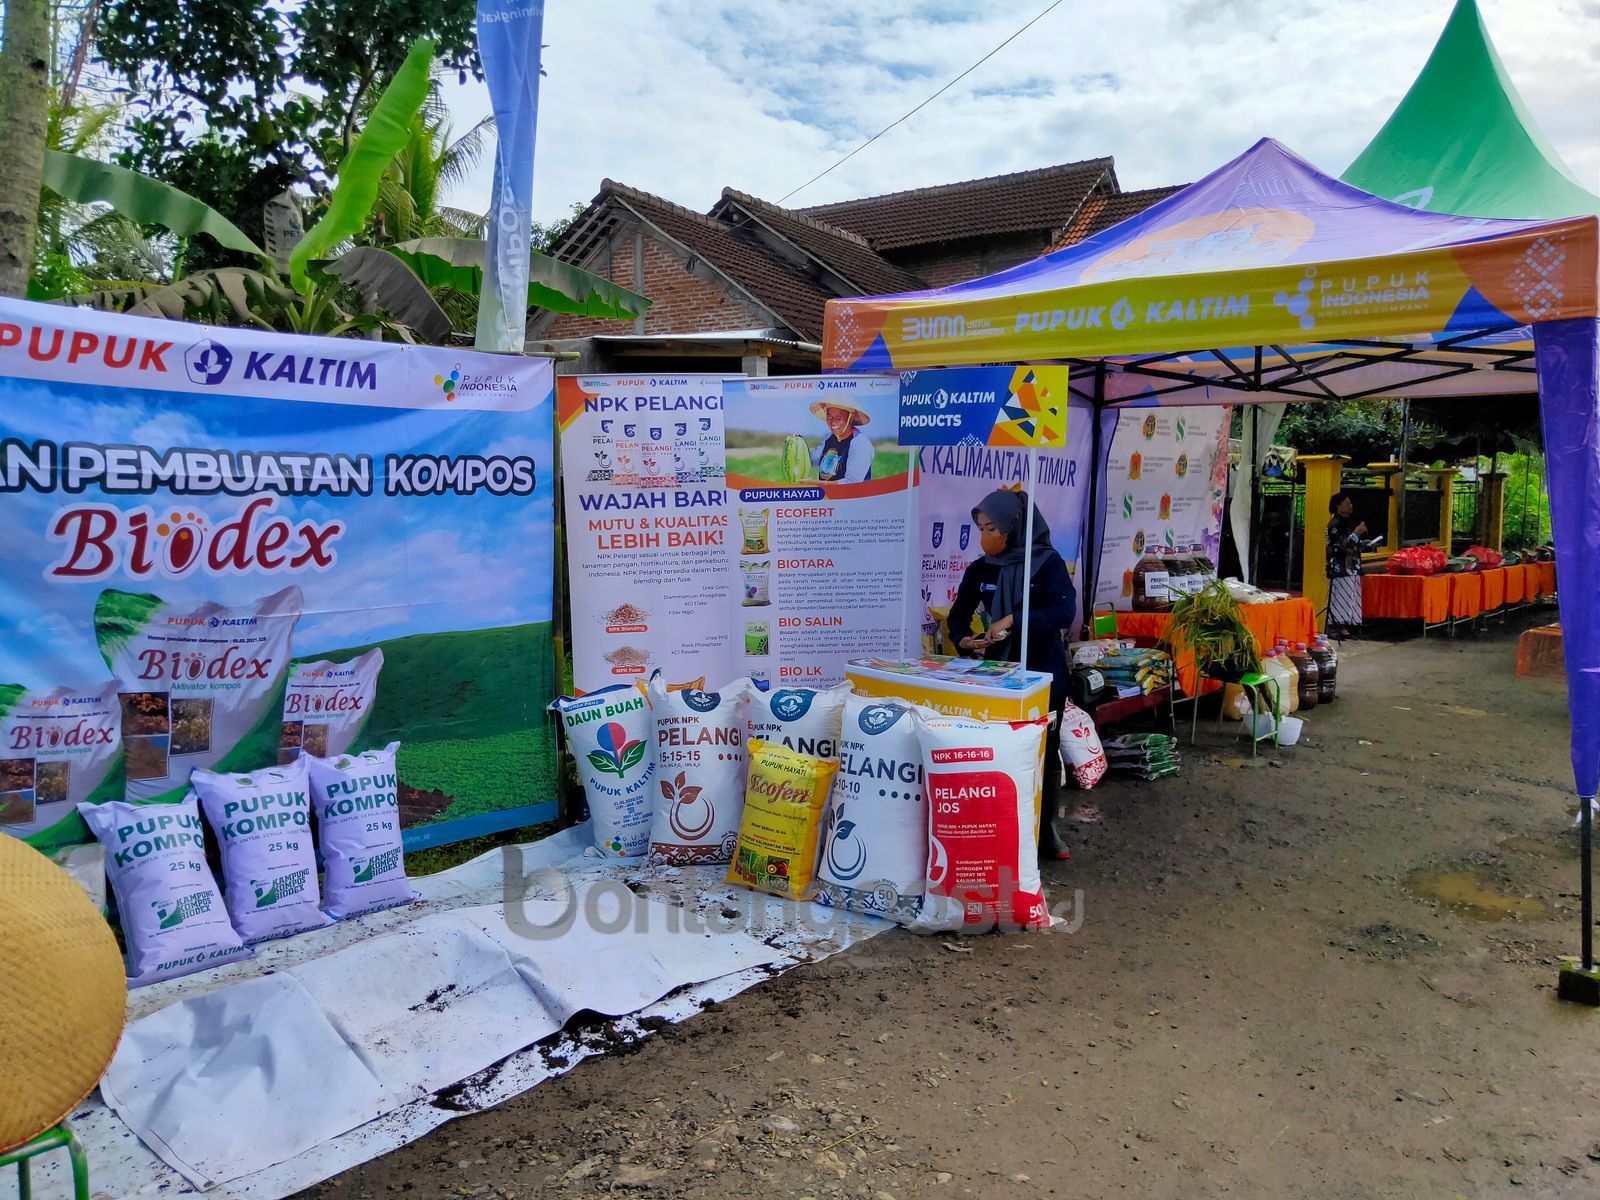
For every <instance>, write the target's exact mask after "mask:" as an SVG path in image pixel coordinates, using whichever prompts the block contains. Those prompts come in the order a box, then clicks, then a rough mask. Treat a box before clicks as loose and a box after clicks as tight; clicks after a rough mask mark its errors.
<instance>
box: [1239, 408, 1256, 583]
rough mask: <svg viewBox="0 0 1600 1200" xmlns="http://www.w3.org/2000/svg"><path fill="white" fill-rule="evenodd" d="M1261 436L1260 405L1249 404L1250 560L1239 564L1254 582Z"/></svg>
mask: <svg viewBox="0 0 1600 1200" xmlns="http://www.w3.org/2000/svg"><path fill="white" fill-rule="evenodd" d="M1260 437H1261V405H1260V404H1252V405H1251V406H1250V438H1249V441H1248V442H1247V443H1246V445H1245V454H1246V455H1247V456H1248V458H1247V465H1248V466H1249V467H1250V519H1249V520H1248V521H1247V522H1246V523H1245V537H1246V538H1247V539H1248V540H1249V543H1250V561H1249V562H1248V563H1245V562H1241V563H1240V564H1239V566H1240V567H1241V568H1243V569H1246V570H1248V571H1249V574H1248V575H1246V576H1245V582H1246V583H1255V581H1256V579H1257V578H1258V577H1259V572H1260V570H1261V546H1260V541H1261V538H1260V536H1259V534H1258V532H1257V528H1256V523H1257V521H1258V520H1259V519H1260V517H1261V472H1260V471H1259V470H1258V469H1257V465H1256V464H1257V463H1259V462H1260V461H1261V449H1260V447H1259V446H1257V445H1256V442H1257V441H1258V440H1259V439H1260Z"/></svg>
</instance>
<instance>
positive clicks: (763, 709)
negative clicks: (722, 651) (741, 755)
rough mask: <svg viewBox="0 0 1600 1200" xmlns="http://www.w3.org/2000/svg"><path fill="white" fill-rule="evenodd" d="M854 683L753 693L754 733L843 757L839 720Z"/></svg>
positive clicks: (797, 747) (794, 746) (816, 753)
mask: <svg viewBox="0 0 1600 1200" xmlns="http://www.w3.org/2000/svg"><path fill="white" fill-rule="evenodd" d="M849 694H850V685H849V684H848V683H841V684H840V685H839V686H838V687H833V688H828V689H826V690H824V691H817V690H815V689H813V688H778V689H776V690H774V691H770V692H757V693H755V694H754V695H752V696H751V697H750V736H751V737H753V738H762V739H763V740H765V741H769V742H779V743H781V744H782V745H785V746H787V747H789V749H791V750H798V751H799V752H800V753H801V754H809V755H811V756H812V757H813V758H826V759H832V760H833V761H835V762H837V761H838V759H839V723H840V722H841V721H842V720H843V719H844V701H845V697H846V696H848V695H849Z"/></svg>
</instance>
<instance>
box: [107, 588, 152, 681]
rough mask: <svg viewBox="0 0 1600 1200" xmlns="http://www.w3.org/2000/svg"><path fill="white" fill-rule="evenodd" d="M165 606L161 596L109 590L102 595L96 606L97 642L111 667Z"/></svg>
mask: <svg viewBox="0 0 1600 1200" xmlns="http://www.w3.org/2000/svg"><path fill="white" fill-rule="evenodd" d="M164 603H166V601H164V600H162V599H161V597H160V596H154V595H151V594H150V593H149V592H119V591H116V590H113V589H108V590H106V591H103V592H101V593H100V598H99V599H98V600H96V601H95V605H94V639H95V642H96V643H97V644H98V645H99V647H100V653H101V654H102V655H104V656H105V660H106V665H107V666H110V665H111V662H112V660H113V659H114V658H116V656H117V655H118V654H120V653H121V652H122V648H123V647H124V646H126V645H127V644H128V642H129V641H130V640H131V639H132V638H133V635H134V634H136V633H138V632H139V631H140V630H141V629H143V628H144V627H145V626H146V625H147V624H149V623H150V618H151V617H153V616H154V615H155V612H156V609H158V608H160V607H161V606H162V605H163V604H164Z"/></svg>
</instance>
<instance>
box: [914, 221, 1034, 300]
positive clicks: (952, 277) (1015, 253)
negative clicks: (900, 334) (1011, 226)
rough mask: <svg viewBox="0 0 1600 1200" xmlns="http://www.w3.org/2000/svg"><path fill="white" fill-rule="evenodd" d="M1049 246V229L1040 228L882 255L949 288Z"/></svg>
mask: <svg viewBox="0 0 1600 1200" xmlns="http://www.w3.org/2000/svg"><path fill="white" fill-rule="evenodd" d="M1049 248H1050V235H1049V231H1047V230H1037V231H1034V232H1031V233H1021V234H998V235H995V236H993V237H985V238H973V239H971V240H968V241H960V242H942V243H939V244H938V245H932V246H909V247H907V248H906V249H904V250H887V251H884V252H883V257H884V258H886V259H888V260H889V261H890V262H892V263H894V264H895V266H897V267H903V268H904V269H905V270H907V271H910V272H912V273H913V274H914V275H918V276H921V277H922V278H923V279H925V280H926V281H927V284H928V286H929V287H946V286H948V285H949V284H952V283H965V282H966V281H967V280H969V279H978V278H981V277H982V276H984V275H992V274H994V273H995V272H996V271H1004V270H1005V269H1006V268H1007V267H1014V266H1016V265H1017V264H1018V263H1024V262H1028V261H1029V260H1031V259H1035V258H1038V257H1039V255H1041V254H1043V253H1044V252H1045V251H1046V250H1047V249H1049Z"/></svg>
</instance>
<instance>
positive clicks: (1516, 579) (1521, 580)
mask: <svg viewBox="0 0 1600 1200" xmlns="http://www.w3.org/2000/svg"><path fill="white" fill-rule="evenodd" d="M1501 570H1503V571H1504V572H1505V573H1506V603H1507V604H1521V603H1522V601H1523V598H1524V597H1525V596H1526V595H1527V594H1528V573H1527V571H1525V570H1523V569H1522V568H1521V567H1502V568H1501ZM1533 578H1534V586H1535V587H1537V586H1538V581H1539V573H1538V572H1537V571H1535V572H1534V573H1533Z"/></svg>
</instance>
